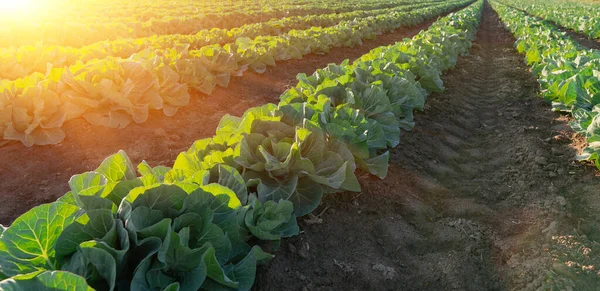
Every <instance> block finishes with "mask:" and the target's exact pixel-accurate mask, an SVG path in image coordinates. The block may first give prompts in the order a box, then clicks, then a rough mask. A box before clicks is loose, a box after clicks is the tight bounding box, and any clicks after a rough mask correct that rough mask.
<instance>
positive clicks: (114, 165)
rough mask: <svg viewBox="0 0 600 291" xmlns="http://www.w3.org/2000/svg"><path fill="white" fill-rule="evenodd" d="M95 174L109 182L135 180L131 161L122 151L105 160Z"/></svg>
mask: <svg viewBox="0 0 600 291" xmlns="http://www.w3.org/2000/svg"><path fill="white" fill-rule="evenodd" d="M96 172H98V173H100V174H102V175H104V176H105V177H106V178H107V179H108V181H110V182H118V181H121V180H132V179H135V178H136V175H135V171H134V168H133V165H132V164H131V161H130V160H129V157H128V156H127V154H125V152H124V151H119V152H118V153H116V154H114V155H112V156H110V157H108V158H106V159H105V160H104V161H103V162H102V164H100V167H98V169H96Z"/></svg>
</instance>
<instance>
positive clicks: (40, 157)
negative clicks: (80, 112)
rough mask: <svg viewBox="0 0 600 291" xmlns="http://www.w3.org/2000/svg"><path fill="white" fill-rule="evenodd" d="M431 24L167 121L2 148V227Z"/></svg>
mask: <svg viewBox="0 0 600 291" xmlns="http://www.w3.org/2000/svg"><path fill="white" fill-rule="evenodd" d="M433 21H434V20H429V21H426V22H424V23H422V24H420V25H418V26H415V27H410V28H404V29H400V30H397V31H396V32H393V33H385V34H382V35H379V36H378V37H377V38H376V39H374V40H367V41H364V43H363V44H362V45H361V46H358V47H355V48H347V47H343V48H334V49H332V50H331V51H330V53H329V54H327V55H316V54H313V55H307V56H305V57H304V58H303V59H302V60H298V61H287V62H280V63H278V64H277V66H276V67H272V68H270V69H269V70H268V71H267V72H266V73H264V74H260V75H259V74H254V73H250V72H246V73H245V74H244V76H243V77H242V78H235V79H233V80H232V82H231V83H230V84H229V86H228V87H227V88H217V89H216V90H215V91H214V92H213V94H211V95H210V96H200V95H197V96H193V99H192V101H191V102H190V105H189V106H186V107H183V108H181V109H180V111H179V112H178V113H177V114H176V115H175V116H173V117H167V116H165V115H163V114H162V113H161V112H158V111H156V112H152V113H151V116H150V118H149V120H148V121H147V122H145V123H143V124H132V125H129V126H127V127H126V128H124V129H109V128H104V127H97V126H92V125H90V124H89V123H87V122H86V121H85V120H82V119H81V120H73V121H70V122H68V123H67V124H65V126H64V130H65V132H67V137H66V139H65V140H64V141H63V142H62V143H61V144H58V145H54V146H36V147H31V148H25V147H23V145H22V144H20V143H11V144H9V145H6V146H4V147H0V157H1V158H0V177H1V179H0V200H2V201H3V203H2V204H1V205H0V223H1V224H5V225H6V224H9V223H10V222H12V220H13V219H14V218H16V217H17V216H18V215H20V214H22V213H24V212H25V211H27V210H29V209H30V208H32V207H34V206H36V205H39V204H41V203H47V202H51V201H54V200H55V199H57V198H58V197H59V196H60V195H62V194H63V193H65V192H66V191H68V185H67V181H68V180H69V178H70V177H71V176H72V175H74V174H79V173H83V172H86V171H90V170H93V169H95V168H96V167H98V165H99V164H100V163H101V162H102V160H103V159H104V158H106V157H107V156H109V155H111V154H114V153H116V152H117V151H119V150H120V149H122V150H125V151H126V152H127V154H128V155H129V156H130V158H131V159H132V161H133V162H134V163H137V162H141V161H142V159H146V161H148V162H149V163H150V164H151V165H172V163H173V161H174V160H175V158H176V157H177V155H178V154H179V153H180V152H182V151H185V150H187V149H188V148H189V146H190V145H191V144H192V143H193V142H194V141H195V140H198V139H201V138H205V137H210V136H212V135H213V134H214V132H215V128H216V126H217V124H218V123H219V120H220V119H221V117H222V116H223V115H224V114H233V115H241V114H242V113H243V112H244V111H245V110H246V109H247V108H249V107H252V106H256V105H259V104H264V103H268V102H273V103H276V102H278V100H279V96H280V95H281V93H283V92H284V91H285V90H286V89H287V88H290V87H292V86H295V85H296V83H297V81H296V75H297V74H298V73H306V74H312V73H313V72H314V71H315V70H316V69H318V68H322V67H325V66H326V65H327V64H329V63H340V62H341V61H343V60H344V59H351V60H353V59H356V58H358V57H360V56H361V55H363V54H365V53H367V52H368V51H369V50H371V49H373V48H376V47H379V46H382V45H388V44H390V43H394V42H395V41H400V40H402V39H403V38H405V37H412V36H414V35H415V34H417V33H418V32H419V31H421V30H422V29H426V28H427V27H428V26H429V25H430V24H431V23H432V22H433Z"/></svg>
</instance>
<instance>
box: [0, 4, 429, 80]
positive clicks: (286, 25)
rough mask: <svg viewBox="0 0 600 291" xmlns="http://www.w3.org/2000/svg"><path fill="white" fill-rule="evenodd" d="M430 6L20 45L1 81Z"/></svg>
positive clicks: (0, 54) (2, 65)
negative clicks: (69, 43) (190, 31)
mask: <svg viewBox="0 0 600 291" xmlns="http://www.w3.org/2000/svg"><path fill="white" fill-rule="evenodd" d="M426 6H430V2H423V3H416V4H411V5H402V6H399V7H395V8H392V9H389V8H384V9H375V10H356V11H349V12H344V13H334V14H318V15H302V16H291V17H284V18H280V19H272V20H269V21H266V22H259V23H247V24H244V25H242V26H240V27H235V28H231V29H226V28H212V29H203V30H200V31H197V32H196V33H194V34H167V35H158V36H152V37H146V38H138V39H118V40H110V41H101V42H97V43H94V44H91V45H87V46H84V47H80V48H75V47H69V46H48V45H36V46H20V47H10V48H0V79H6V80H15V79H17V78H24V77H26V76H28V75H31V74H33V73H35V72H38V73H45V72H46V71H47V70H48V66H52V67H53V68H62V67H67V66H71V65H75V64H76V63H77V62H83V63H86V62H89V61H91V60H93V59H103V58H106V57H119V58H128V57H130V56H131V55H133V54H135V53H138V52H140V51H142V50H148V49H150V50H156V49H162V50H164V49H168V48H172V47H175V46H189V49H190V50H194V49H199V48H201V47H203V46H206V45H212V44H226V43H230V42H234V41H235V40H236V39H238V38H240V37H249V38H255V37H258V36H267V35H279V34H282V33H286V32H289V31H291V30H304V29H309V28H311V27H328V26H333V25H336V24H338V23H339V22H341V21H350V20H353V19H355V18H364V17H369V16H376V15H380V14H386V13H389V12H391V11H397V12H401V11H410V10H412V9H418V8H423V7H426Z"/></svg>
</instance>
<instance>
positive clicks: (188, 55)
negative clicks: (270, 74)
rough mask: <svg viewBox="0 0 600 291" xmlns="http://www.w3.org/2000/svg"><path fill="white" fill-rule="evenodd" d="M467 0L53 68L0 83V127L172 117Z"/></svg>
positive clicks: (24, 129)
mask: <svg viewBox="0 0 600 291" xmlns="http://www.w3.org/2000/svg"><path fill="white" fill-rule="evenodd" d="M468 2H471V1H470V0H459V1H457V2H447V3H445V4H443V5H438V6H431V7H427V8H423V9H416V10H412V11H410V12H391V13H388V14H384V15H378V16H372V17H367V18H363V19H357V20H353V21H343V22H340V23H339V24H337V25H335V26H331V27H327V28H310V29H308V30H301V31H290V32H289V33H286V34H283V35H279V36H266V37H262V36H260V37H257V38H255V39H254V40H252V39H249V38H238V39H237V40H236V42H235V43H232V44H228V45H225V46H224V47H221V46H219V45H213V46H206V47H203V48H201V49H200V50H192V51H188V50H187V48H186V47H175V48H172V49H167V50H163V51H145V52H142V53H139V54H135V55H133V56H132V57H131V58H129V59H120V58H105V59H101V60H93V61H91V62H88V63H86V64H83V63H80V64H76V65H74V66H70V67H69V68H65V69H58V68H53V69H50V70H49V72H48V74H47V75H42V74H34V75H32V76H29V77H27V78H23V79H18V80H16V81H0V132H3V133H4V139H6V140H18V141H21V142H22V143H23V144H25V145H26V146H31V145H34V144H38V145H44V144H55V143H58V142H60V141H62V140H63V139H64V136H65V133H64V131H63V130H62V129H61V127H62V125H63V123H64V122H65V121H67V120H70V119H73V118H77V117H83V118H85V119H86V120H87V121H88V122H90V123H92V124H93V125H101V126H106V127H112V128H122V127H124V126H127V125H128V124H129V123H131V122H132V121H133V122H136V123H142V122H145V121H146V120H147V119H148V116H149V112H150V110H162V111H163V112H164V113H165V114H166V115H168V116H172V115H174V114H175V113H176V112H177V110H178V108H179V107H182V106H186V105H187V104H188V103H189V99H190V94H189V92H188V88H189V89H192V90H193V91H197V92H202V93H205V94H210V93H211V92H212V91H213V90H214V88H215V87H216V86H217V85H219V86H221V87H226V86H227V85H228V83H229V81H230V78H231V76H235V75H240V74H241V72H242V71H243V70H245V68H248V67H251V68H253V69H254V70H256V71H258V72H262V71H264V70H265V69H266V66H267V65H275V61H280V60H289V59H299V58H302V56H303V55H305V54H308V53H311V52H327V51H328V50H329V49H330V48H331V47H338V46H354V45H357V44H361V42H362V39H365V38H374V37H375V36H376V35H377V34H378V33H381V32H385V31H390V30H394V29H396V28H398V27H401V26H408V25H415V24H417V23H420V22H422V21H424V20H425V19H427V18H431V17H434V16H436V15H439V14H440V13H442V12H444V11H448V10H452V9H454V8H456V7H460V6H464V5H465V4H467V3H468Z"/></svg>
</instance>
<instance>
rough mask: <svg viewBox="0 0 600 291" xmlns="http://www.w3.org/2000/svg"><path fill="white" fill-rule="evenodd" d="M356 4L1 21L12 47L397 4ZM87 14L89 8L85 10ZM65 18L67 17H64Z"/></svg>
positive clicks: (2, 39) (0, 33) (3, 38)
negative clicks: (130, 17) (123, 18)
mask: <svg viewBox="0 0 600 291" xmlns="http://www.w3.org/2000/svg"><path fill="white" fill-rule="evenodd" d="M351 3H352V5H348V4H344V3H343V2H340V3H337V4H330V5H325V4H322V3H318V2H315V3H310V4H305V5H301V6H298V5H285V6H283V7H277V6H273V8H272V9H265V10H245V9H242V10H237V11H224V12H216V13H204V14H196V15H193V16H187V17H182V18H181V17H178V15H173V16H172V17H168V18H164V17H163V18H161V19H151V20H149V21H131V22H122V21H119V20H117V21H114V22H113V21H110V19H109V18H104V19H103V20H102V19H101V20H102V21H97V22H90V23H88V22H85V21H81V19H80V20H78V21H53V22H42V23H37V22H35V21H33V20H32V21H22V19H16V20H14V21H8V22H7V21H1V20H2V19H0V23H2V29H0V47H11V46H21V45H33V44H36V43H42V44H43V45H62V46H72V47H81V46H85V45H89V44H92V43H94V42H98V41H103V40H114V39H118V38H141V37H150V36H153V35H164V34H176V33H179V34H186V33H187V34H192V33H196V32H198V31H199V30H202V29H211V28H215V27H216V28H234V27H238V26H241V25H244V24H246V23H258V22H265V21H268V20H270V19H272V18H282V17H289V16H299V15H311V14H323V13H337V12H348V11H352V10H356V9H359V10H372V9H382V8H389V7H393V6H395V4H394V2H392V3H391V4H390V3H389V2H388V3H385V2H375V3H360V2H359V1H354V2H351ZM83 15H85V12H83ZM62 19H65V18H62Z"/></svg>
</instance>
